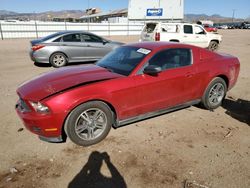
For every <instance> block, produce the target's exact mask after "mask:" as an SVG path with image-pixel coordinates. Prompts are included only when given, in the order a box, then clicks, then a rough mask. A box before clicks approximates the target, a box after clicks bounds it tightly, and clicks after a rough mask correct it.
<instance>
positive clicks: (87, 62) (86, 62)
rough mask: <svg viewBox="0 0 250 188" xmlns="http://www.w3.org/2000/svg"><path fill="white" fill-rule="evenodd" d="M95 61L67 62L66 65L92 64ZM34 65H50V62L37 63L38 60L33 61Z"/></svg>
mask: <svg viewBox="0 0 250 188" xmlns="http://www.w3.org/2000/svg"><path fill="white" fill-rule="evenodd" d="M96 62H97V61H85V62H77V63H69V64H67V65H66V66H74V65H84V64H94V63H96ZM34 65H35V66H37V67H52V65H51V64H49V63H38V62H34Z"/></svg>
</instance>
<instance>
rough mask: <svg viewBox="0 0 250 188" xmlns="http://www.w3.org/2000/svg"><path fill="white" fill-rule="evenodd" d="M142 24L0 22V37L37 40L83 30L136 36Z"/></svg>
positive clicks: (102, 34)
mask: <svg viewBox="0 0 250 188" xmlns="http://www.w3.org/2000/svg"><path fill="white" fill-rule="evenodd" d="M142 27H143V23H135V22H127V23H70V22H38V21H33V22H1V21H0V37H1V39H2V40H4V39H8V38H39V37H43V36H46V35H49V34H52V33H55V32H58V31H65V30H85V31H90V32H92V33H95V34H97V35H101V36H110V35H138V34H140V32H141V29H142Z"/></svg>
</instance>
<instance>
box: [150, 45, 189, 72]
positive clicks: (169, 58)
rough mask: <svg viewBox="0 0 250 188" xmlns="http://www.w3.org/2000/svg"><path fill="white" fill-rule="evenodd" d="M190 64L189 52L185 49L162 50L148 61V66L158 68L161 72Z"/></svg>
mask: <svg viewBox="0 0 250 188" xmlns="http://www.w3.org/2000/svg"><path fill="white" fill-rule="evenodd" d="M191 64H192V56H191V50H190V49H187V48H178V49H168V50H164V51H161V52H159V53H157V54H156V55H155V56H154V57H152V58H151V59H150V60H149V65H156V66H159V67H161V69H162V70H166V69H172V68H178V67H184V66H188V65H191Z"/></svg>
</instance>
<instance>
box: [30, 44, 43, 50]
mask: <svg viewBox="0 0 250 188" xmlns="http://www.w3.org/2000/svg"><path fill="white" fill-rule="evenodd" d="M43 47H44V45H35V46H32V50H33V51H37V50H39V49H41V48H43Z"/></svg>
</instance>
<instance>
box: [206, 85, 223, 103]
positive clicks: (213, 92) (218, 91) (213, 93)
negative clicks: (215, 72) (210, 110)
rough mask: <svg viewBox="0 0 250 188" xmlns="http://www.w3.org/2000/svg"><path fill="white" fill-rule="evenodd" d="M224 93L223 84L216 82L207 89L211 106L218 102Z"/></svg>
mask: <svg viewBox="0 0 250 188" xmlns="http://www.w3.org/2000/svg"><path fill="white" fill-rule="evenodd" d="M224 95H225V88H224V86H223V84H221V83H216V84H215V85H214V86H213V87H212V88H211V89H210V91H209V96H208V100H209V103H210V104H211V105H213V106H216V105H218V104H220V103H221V101H222V99H223V97H224Z"/></svg>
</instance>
